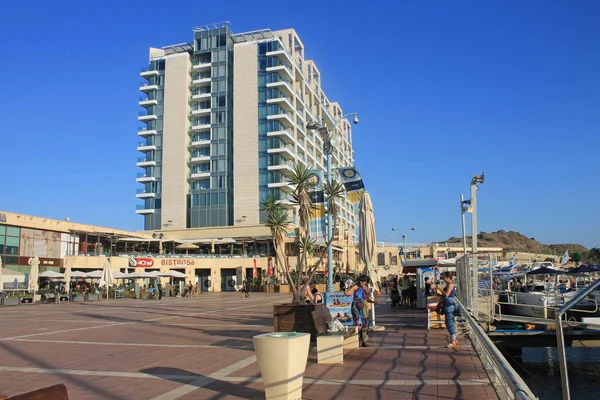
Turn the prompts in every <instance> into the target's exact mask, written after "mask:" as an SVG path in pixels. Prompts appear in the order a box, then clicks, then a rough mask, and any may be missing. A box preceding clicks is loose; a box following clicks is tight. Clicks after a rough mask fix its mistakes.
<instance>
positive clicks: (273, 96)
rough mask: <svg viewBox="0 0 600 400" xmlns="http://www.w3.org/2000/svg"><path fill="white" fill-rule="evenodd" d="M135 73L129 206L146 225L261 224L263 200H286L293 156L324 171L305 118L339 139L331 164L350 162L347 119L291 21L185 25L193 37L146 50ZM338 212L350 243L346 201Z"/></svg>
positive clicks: (350, 221)
mask: <svg viewBox="0 0 600 400" xmlns="http://www.w3.org/2000/svg"><path fill="white" fill-rule="evenodd" d="M141 76H142V78H143V82H142V84H141V86H140V90H141V91H142V92H143V94H144V97H143V98H141V99H140V102H139V105H140V106H141V107H142V108H143V111H142V112H140V116H139V121H140V124H141V127H140V129H139V132H138V135H139V137H140V139H141V140H142V141H141V142H140V143H139V146H138V150H139V151H140V153H141V154H140V157H139V159H138V163H137V165H138V167H140V168H141V169H142V170H141V171H140V173H139V174H138V177H137V182H139V184H140V185H142V187H140V189H139V190H138V193H137V197H138V198H139V200H140V204H139V205H138V207H137V210H136V212H137V213H138V214H140V215H142V216H143V217H144V229H145V230H147V231H157V230H162V229H166V228H168V229H173V230H185V229H190V228H209V227H239V228H242V227H244V226H260V225H262V224H263V223H264V220H263V218H264V216H262V215H261V213H260V211H259V208H260V202H261V200H262V199H264V198H265V197H266V196H267V195H268V194H272V195H274V196H277V197H278V198H280V199H281V200H282V201H284V203H285V201H286V200H289V195H290V193H291V191H292V189H291V188H290V187H289V186H288V185H287V184H286V183H285V178H284V176H283V173H284V171H286V170H291V168H292V166H293V164H294V163H302V164H305V165H307V166H309V167H311V168H316V169H321V170H323V171H325V165H326V154H325V153H324V150H323V148H324V147H323V140H322V138H321V137H320V136H319V134H318V132H316V131H314V132H313V131H309V130H307V129H306V124H307V123H308V122H309V121H311V120H315V121H317V122H319V123H320V124H321V125H323V126H326V127H327V128H328V129H329V130H330V131H331V130H332V129H334V127H335V129H337V131H338V133H339V134H340V135H341V136H342V138H343V141H342V145H341V146H339V147H338V148H335V149H334V150H333V153H332V159H333V167H334V168H337V167H342V166H352V165H354V159H353V149H352V133H351V126H350V123H349V122H348V121H347V120H341V117H342V115H343V112H342V109H341V107H340V105H339V104H338V103H336V102H332V101H330V100H329V99H328V98H327V96H326V95H325V93H324V91H323V89H322V82H321V74H320V72H319V69H318V68H317V66H316V65H315V63H314V62H313V61H312V60H307V59H305V58H304V45H303V44H302V42H301V41H300V38H299V37H298V35H297V34H296V32H295V31H294V30H293V29H286V30H281V31H271V30H269V29H263V30H259V31H253V32H247V33H239V34H234V33H232V32H231V30H230V26H229V24H228V23H222V24H215V25H211V26H204V27H198V28H194V29H193V41H192V42H189V43H188V42H186V43H182V44H177V45H171V46H166V47H163V48H160V49H159V48H151V49H150V56H149V62H148V68H145V69H144V70H143V71H142V72H141ZM324 173H325V172H324ZM290 208H291V212H290V214H291V215H292V218H294V219H295V218H296V212H295V210H294V209H293V207H290ZM340 218H341V219H340V221H339V227H340V232H349V233H350V234H349V235H348V236H350V237H349V238H348V239H349V240H350V241H352V239H353V236H354V232H355V231H356V229H355V228H356V223H355V217H354V215H353V212H352V205H351V203H350V202H349V201H348V200H344V201H342V204H341V211H340Z"/></svg>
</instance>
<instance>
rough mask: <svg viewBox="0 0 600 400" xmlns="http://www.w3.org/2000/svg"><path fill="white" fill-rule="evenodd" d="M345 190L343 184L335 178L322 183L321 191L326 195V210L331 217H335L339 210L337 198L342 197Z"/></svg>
mask: <svg viewBox="0 0 600 400" xmlns="http://www.w3.org/2000/svg"><path fill="white" fill-rule="evenodd" d="M345 191H346V189H345V188H344V185H343V184H342V183H340V182H338V181H337V180H335V179H332V180H331V182H325V183H323V192H324V193H325V196H326V197H327V212H328V213H330V214H331V216H332V217H333V219H335V218H336V217H337V215H338V212H339V210H338V205H337V200H340V199H341V198H342V197H343V194H344V192H345Z"/></svg>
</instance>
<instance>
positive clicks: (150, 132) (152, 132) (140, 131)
mask: <svg viewBox="0 0 600 400" xmlns="http://www.w3.org/2000/svg"><path fill="white" fill-rule="evenodd" d="M148 135H156V129H148V128H140V129H138V136H148Z"/></svg>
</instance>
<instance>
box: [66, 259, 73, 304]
mask: <svg viewBox="0 0 600 400" xmlns="http://www.w3.org/2000/svg"><path fill="white" fill-rule="evenodd" d="M72 265H73V263H72V261H71V259H70V258H68V259H67V261H66V262H65V285H66V286H67V296H68V295H69V291H70V290H71V266H72Z"/></svg>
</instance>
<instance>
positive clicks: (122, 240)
mask: <svg viewBox="0 0 600 400" xmlns="http://www.w3.org/2000/svg"><path fill="white" fill-rule="evenodd" d="M119 241H120V242H163V241H165V240H163V239H154V238H149V239H144V238H119Z"/></svg>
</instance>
